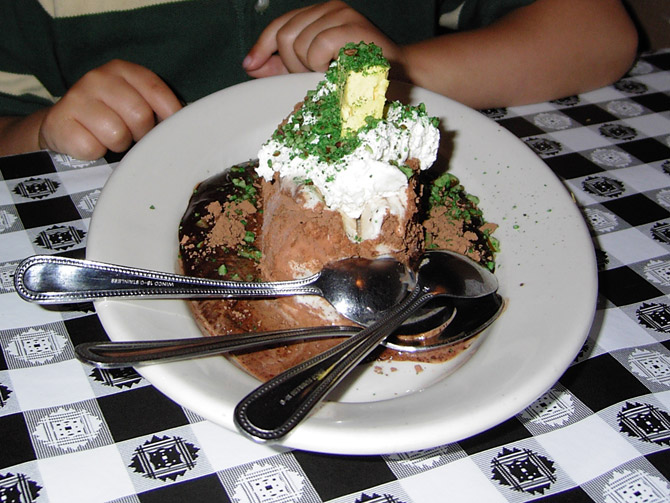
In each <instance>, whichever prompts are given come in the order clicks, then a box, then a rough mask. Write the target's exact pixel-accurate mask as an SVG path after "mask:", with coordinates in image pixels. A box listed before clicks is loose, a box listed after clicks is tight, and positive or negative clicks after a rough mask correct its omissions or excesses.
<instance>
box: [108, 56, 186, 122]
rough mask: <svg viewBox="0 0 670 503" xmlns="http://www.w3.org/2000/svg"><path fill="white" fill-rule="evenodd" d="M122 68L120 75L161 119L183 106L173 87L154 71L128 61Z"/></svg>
mask: <svg viewBox="0 0 670 503" xmlns="http://www.w3.org/2000/svg"><path fill="white" fill-rule="evenodd" d="M120 63H125V64H123V65H122V67H121V69H120V73H119V74H120V75H121V76H122V77H123V78H124V79H125V80H126V81H127V82H128V83H129V84H130V85H131V86H132V87H133V88H135V89H136V90H137V92H138V93H139V94H140V95H141V96H142V98H144V100H145V101H146V102H147V103H148V105H149V106H150V107H151V109H152V110H153V111H154V112H155V113H156V116H157V117H158V119H159V120H164V119H167V118H168V117H169V116H170V115H172V114H173V113H175V112H177V111H178V110H180V109H181V108H182V104H181V102H180V101H179V99H178V98H177V96H175V94H174V92H172V89H170V87H169V86H168V85H167V84H166V83H165V82H164V81H163V80H162V79H161V78H160V77H159V76H158V75H156V74H155V73H154V72H152V71H151V70H149V69H148V68H145V67H143V66H140V65H136V64H134V63H128V62H120Z"/></svg>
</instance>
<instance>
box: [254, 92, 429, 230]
mask: <svg viewBox="0 0 670 503" xmlns="http://www.w3.org/2000/svg"><path fill="white" fill-rule="evenodd" d="M332 90H333V89H332V87H331V86H330V85H325V86H323V87H322V88H321V89H319V92H317V93H315V94H314V96H313V97H312V99H313V100H318V99H320V98H321V97H322V96H323V93H324V92H325V93H327V92H332ZM299 121H300V122H299V123H298V122H294V115H291V116H290V117H289V118H288V119H287V124H286V125H285V126H283V127H284V128H285V129H286V128H288V129H289V130H290V129H291V128H294V129H296V130H297V128H299V127H305V126H309V125H311V124H313V123H314V122H315V118H314V117H313V116H311V115H310V114H309V113H304V114H301V116H300V119H299ZM435 122H436V121H435V120H434V119H433V118H431V117H429V116H427V115H426V114H425V111H423V109H422V108H419V107H409V106H405V105H402V104H401V103H399V102H393V103H390V104H389V106H388V111H387V114H386V118H384V119H382V120H379V121H377V122H376V124H375V125H374V127H372V128H370V129H368V128H363V129H361V130H360V131H359V132H358V134H357V138H358V140H360V144H359V145H358V146H357V147H356V148H355V149H354V150H353V151H352V152H350V153H348V154H346V155H344V156H342V157H341V158H339V159H337V160H335V161H330V162H328V161H326V160H323V159H322V158H321V157H319V156H317V155H314V154H309V155H305V150H304V149H303V150H301V149H296V148H295V147H294V146H289V145H287V144H286V142H284V141H282V139H281V138H280V139H277V137H276V135H275V136H273V138H271V139H270V140H268V141H267V142H266V143H265V144H264V145H263V146H262V147H261V149H260V151H259V153H258V159H259V167H258V168H257V172H258V174H259V176H262V177H263V178H264V179H265V180H267V181H270V180H272V178H273V177H274V175H275V173H279V177H280V179H281V180H291V181H292V182H294V183H298V184H302V185H304V187H305V190H311V191H314V189H316V190H317V191H318V194H319V195H320V197H321V198H322V200H323V202H324V203H325V204H326V206H327V207H328V208H329V209H331V210H333V211H338V212H340V213H341V215H342V217H343V223H344V226H345V230H346V231H347V234H348V235H349V237H350V239H352V240H363V239H374V238H375V237H377V236H378V234H379V232H380V230H381V224H382V222H383V219H384V216H385V215H386V213H387V212H388V213H390V214H395V215H399V216H400V217H403V216H404V210H405V208H406V205H407V187H408V178H407V175H406V174H405V172H403V170H401V169H400V168H399V166H401V167H402V166H404V165H405V164H406V162H407V161H408V160H409V159H416V160H417V161H419V166H420V169H422V170H424V169H428V168H429V167H430V166H431V165H432V164H433V162H435V159H436V157H437V150H438V145H439V139H440V132H439V129H438V128H437V126H436V125H435ZM317 141H318V138H317V137H316V136H315V137H313V138H312V140H311V142H312V143H316V142H317Z"/></svg>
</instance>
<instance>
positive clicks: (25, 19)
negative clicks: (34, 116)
mask: <svg viewBox="0 0 670 503" xmlns="http://www.w3.org/2000/svg"><path fill="white" fill-rule="evenodd" d="M50 19H51V18H50V16H49V15H48V14H47V13H46V12H45V11H44V9H42V8H41V7H40V5H39V3H38V2H37V1H34V0H22V1H20V2H16V1H14V0H0V33H2V36H1V37H0V116H8V115H27V114H29V113H32V112H34V111H36V110H38V109H40V108H43V107H45V106H48V105H51V104H53V103H54V102H55V101H56V99H57V98H58V97H59V96H62V94H63V92H64V86H63V83H62V79H61V77H60V72H59V69H58V64H57V58H56V57H55V48H54V41H53V39H52V35H51V34H52V26H51V23H50Z"/></svg>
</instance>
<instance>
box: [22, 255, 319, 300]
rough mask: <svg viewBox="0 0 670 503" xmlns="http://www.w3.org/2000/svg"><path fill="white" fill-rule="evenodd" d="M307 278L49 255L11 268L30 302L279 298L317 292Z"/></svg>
mask: <svg viewBox="0 0 670 503" xmlns="http://www.w3.org/2000/svg"><path fill="white" fill-rule="evenodd" d="M318 277H319V275H318V274H315V275H312V276H309V277H307V278H302V279H297V280H292V281H278V282H273V283H254V282H242V281H224V280H214V279H206V278H196V277H191V276H184V275H181V274H172V273H167V272H159V271H150V270H146V269H139V268H135V267H127V266H121V265H115V264H106V263H103V262H95V261H92V260H80V259H73V258H66V257H58V256H53V255H36V256H33V257H28V258H27V259H25V260H23V261H22V262H21V263H20V264H19V265H18V267H17V268H16V271H15V273H14V286H15V287H16V292H17V293H18V294H19V295H20V296H21V297H22V298H23V299H25V300H27V301H29V302H37V303H40V304H67V303H73V302H75V303H76V302H85V301H92V300H99V299H102V298H110V297H114V298H134V297H142V298H145V299H148V298H159V297H162V298H177V299H181V298H203V297H219V298H229V297H278V296H285V295H320V294H321V290H319V289H318V288H317V287H316V286H314V285H313V283H314V282H315V281H316V280H317V279H318Z"/></svg>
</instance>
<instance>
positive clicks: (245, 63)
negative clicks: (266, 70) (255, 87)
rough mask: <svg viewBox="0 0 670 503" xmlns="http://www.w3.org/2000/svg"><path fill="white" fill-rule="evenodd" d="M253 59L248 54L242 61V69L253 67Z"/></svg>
mask: <svg viewBox="0 0 670 503" xmlns="http://www.w3.org/2000/svg"><path fill="white" fill-rule="evenodd" d="M252 61H253V58H252V57H251V56H249V55H248V54H247V56H246V57H245V58H244V59H243V60H242V68H248V67H249V66H251V62H252Z"/></svg>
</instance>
